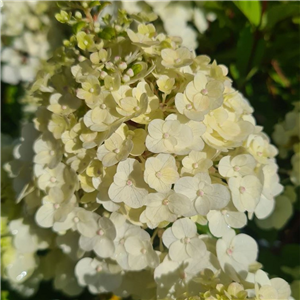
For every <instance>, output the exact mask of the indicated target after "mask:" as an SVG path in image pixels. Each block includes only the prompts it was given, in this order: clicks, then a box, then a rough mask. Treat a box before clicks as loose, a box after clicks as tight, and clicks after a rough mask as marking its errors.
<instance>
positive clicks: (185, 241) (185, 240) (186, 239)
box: [183, 237, 191, 244]
mask: <svg viewBox="0 0 300 300" xmlns="http://www.w3.org/2000/svg"><path fill="white" fill-rule="evenodd" d="M190 241H191V239H190V238H189V237H186V238H184V241H183V242H184V243H185V244H189V243H190Z"/></svg>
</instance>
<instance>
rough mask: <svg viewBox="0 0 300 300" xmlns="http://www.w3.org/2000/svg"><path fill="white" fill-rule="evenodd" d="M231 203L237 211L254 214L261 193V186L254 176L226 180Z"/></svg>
mask: <svg viewBox="0 0 300 300" xmlns="http://www.w3.org/2000/svg"><path fill="white" fill-rule="evenodd" d="M228 186H229V189H230V191H231V195H232V201H233V204H234V206H235V207H236V208H237V210H238V211H240V212H244V211H248V212H250V213H251V212H254V211H255V208H256V206H257V204H258V202H259V200H260V197H261V193H262V184H261V182H260V180H259V179H258V178H257V177H256V176H254V175H247V176H244V177H231V178H229V180H228Z"/></svg>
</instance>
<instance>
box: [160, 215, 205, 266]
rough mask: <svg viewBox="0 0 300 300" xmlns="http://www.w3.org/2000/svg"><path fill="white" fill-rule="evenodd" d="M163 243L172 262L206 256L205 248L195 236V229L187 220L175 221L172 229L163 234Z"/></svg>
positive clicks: (196, 235)
mask: <svg viewBox="0 0 300 300" xmlns="http://www.w3.org/2000/svg"><path fill="white" fill-rule="evenodd" d="M163 242H164V244H165V245H166V247H168V248H169V256H170V258H171V259H172V260H173V261H183V260H185V259H187V258H195V257H198V258H199V257H202V256H205V254H206V246H205V244H204V243H203V241H202V240H201V239H200V238H199V235H198V234H197V227H196V225H195V223H194V222H193V221H191V220H190V219H188V218H184V219H179V220H177V221H175V222H174V223H173V225H172V228H168V229H167V230H166V231H165V232H164V234H163Z"/></svg>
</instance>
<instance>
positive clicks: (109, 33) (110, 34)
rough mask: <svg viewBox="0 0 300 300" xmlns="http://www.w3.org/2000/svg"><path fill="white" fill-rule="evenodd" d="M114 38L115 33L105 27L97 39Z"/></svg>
mask: <svg viewBox="0 0 300 300" xmlns="http://www.w3.org/2000/svg"><path fill="white" fill-rule="evenodd" d="M115 36H116V32H115V30H114V29H113V28H111V27H105V28H104V29H103V30H102V31H101V32H100V33H99V37H100V38H102V39H104V40H111V39H112V38H113V37H115Z"/></svg>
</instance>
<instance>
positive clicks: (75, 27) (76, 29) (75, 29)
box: [72, 21, 88, 34]
mask: <svg viewBox="0 0 300 300" xmlns="http://www.w3.org/2000/svg"><path fill="white" fill-rule="evenodd" d="M87 25H88V24H87V23H86V22H84V21H80V22H78V23H76V24H75V25H73V26H72V29H73V33H74V34H76V33H78V32H79V31H81V29H82V28H84V27H85V26H87Z"/></svg>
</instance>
